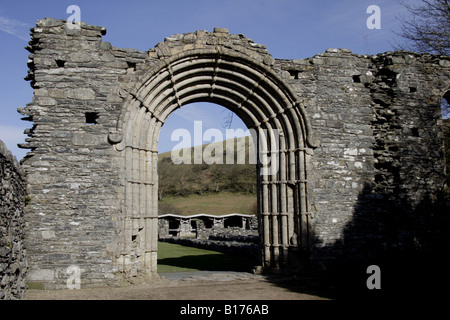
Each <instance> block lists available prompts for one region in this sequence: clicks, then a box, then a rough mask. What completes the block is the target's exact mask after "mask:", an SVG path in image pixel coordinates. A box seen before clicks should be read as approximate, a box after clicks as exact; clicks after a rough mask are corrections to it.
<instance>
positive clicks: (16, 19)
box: [0, 0, 417, 159]
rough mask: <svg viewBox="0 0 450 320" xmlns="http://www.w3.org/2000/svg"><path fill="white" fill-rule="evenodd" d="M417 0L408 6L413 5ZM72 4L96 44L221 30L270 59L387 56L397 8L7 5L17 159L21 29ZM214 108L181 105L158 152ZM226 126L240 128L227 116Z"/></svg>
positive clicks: (0, 130)
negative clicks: (262, 48) (373, 22)
mask: <svg viewBox="0 0 450 320" xmlns="http://www.w3.org/2000/svg"><path fill="white" fill-rule="evenodd" d="M415 2H417V0H410V1H409V3H415ZM72 4H75V5H78V6H79V7H80V9H81V20H82V21H83V22H87V23H89V24H93V25H99V26H104V27H106V29H107V34H106V36H104V37H103V41H108V42H110V43H111V44H112V45H114V46H116V47H121V48H134V49H139V50H142V51H146V50H148V49H150V48H153V47H154V46H155V45H156V44H157V43H158V42H160V41H163V40H164V38H165V37H167V36H170V35H173V34H176V33H186V32H193V31H195V30H209V31H212V30H213V28H214V27H223V28H228V29H229V32H230V33H242V34H244V35H246V36H247V37H248V38H251V39H253V40H254V41H255V42H257V43H262V44H265V45H266V46H267V49H268V51H269V53H270V54H272V56H273V57H274V58H280V59H301V58H307V57H312V56H314V55H315V54H317V53H320V52H324V51H325V50H326V49H328V48H347V49H350V50H352V51H353V52H354V53H358V54H376V53H380V52H385V51H389V50H393V48H392V43H393V42H394V41H395V39H397V36H396V35H395V34H394V32H393V31H394V30H398V28H399V22H398V20H397V19H396V16H398V15H399V14H401V13H405V9H404V8H403V7H402V6H401V5H399V4H398V3H397V1H395V0H378V1H377V0H343V1H337V0H321V1H317V0H220V1H211V0H209V1H208V0H191V1H187V0H184V1H182V0H164V1H161V0H158V1H153V0H146V1H145V0H128V1H123V0H119V1H118V0H112V1H95V0H88V1H84V0H70V1H65V0H59V1H56V0H55V1H49V0H45V1H39V0H34V1H30V0H25V1H10V0H3V1H2V3H1V4H0V43H2V49H1V50H0V65H1V69H0V70H1V74H0V96H1V97H2V98H1V100H0V139H1V140H3V141H4V142H5V143H6V145H7V147H8V148H9V149H10V150H11V151H12V152H13V154H15V155H16V157H17V158H18V159H21V158H22V157H23V156H24V155H25V153H26V152H27V151H26V150H20V149H18V148H17V147H16V144H17V143H22V142H24V139H25V138H26V136H25V135H24V134H23V131H24V129H26V128H29V127H31V123H29V122H25V121H22V120H20V118H21V116H20V115H19V114H18V113H17V111H16V109H17V108H18V107H23V106H25V105H26V104H27V103H29V102H31V100H32V96H33V89H32V88H31V87H30V85H29V82H27V81H25V80H23V78H24V77H25V76H26V74H27V70H28V68H27V60H28V55H29V52H28V51H26V50H25V49H24V47H25V46H26V45H27V41H29V39H30V35H29V29H30V28H32V27H34V26H35V22H36V20H39V19H42V18H45V17H52V18H56V19H67V18H68V17H69V16H70V14H68V13H66V9H67V7H68V6H69V5H72ZM370 5H377V6H379V7H380V9H381V29H379V30H377V29H372V30H371V29H368V28H367V26H366V21H367V19H368V18H369V16H370V14H367V13H366V10H367V8H368V6H370ZM227 114H228V113H227V112H226V110H225V111H223V109H222V107H220V106H215V105H208V104H199V105H188V106H186V107H184V108H182V109H180V110H179V111H177V113H174V114H172V115H171V116H170V117H169V120H168V122H167V123H166V124H165V126H164V127H163V131H162V133H161V137H160V145H159V150H160V151H168V150H170V148H171V146H172V145H175V144H177V143H178V142H172V143H171V144H170V133H171V131H172V130H174V129H176V128H186V129H188V130H191V129H193V121H194V120H201V121H203V127H204V130H206V129H208V128H217V129H222V128H223V127H224V119H225V117H226V116H227ZM233 119H234V121H233V126H232V127H233V128H239V127H240V128H244V129H245V126H244V124H243V123H242V122H241V121H240V119H239V118H238V117H237V116H234V118H233Z"/></svg>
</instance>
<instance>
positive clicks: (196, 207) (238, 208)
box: [159, 192, 256, 215]
mask: <svg viewBox="0 0 450 320" xmlns="http://www.w3.org/2000/svg"><path fill="white" fill-rule="evenodd" d="M159 203H160V206H161V205H163V206H164V205H171V206H174V207H175V208H177V209H178V210H177V211H178V213H180V214H183V215H191V214H197V213H207V214H216V215H220V214H228V213H242V214H254V213H255V212H254V206H255V204H256V195H255V194H244V193H232V192H220V193H209V194H203V195H197V194H192V195H190V196H187V197H174V196H167V197H165V198H163V199H162V200H161V201H160V202H159Z"/></svg>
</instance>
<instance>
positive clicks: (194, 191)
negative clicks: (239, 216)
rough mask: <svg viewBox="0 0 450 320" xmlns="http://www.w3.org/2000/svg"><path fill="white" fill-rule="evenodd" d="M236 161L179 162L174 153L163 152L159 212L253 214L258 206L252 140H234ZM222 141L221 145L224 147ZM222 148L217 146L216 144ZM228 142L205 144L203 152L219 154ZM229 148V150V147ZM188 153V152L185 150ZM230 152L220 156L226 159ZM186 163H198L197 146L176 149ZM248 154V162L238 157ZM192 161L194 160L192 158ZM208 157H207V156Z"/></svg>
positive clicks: (159, 173) (205, 153)
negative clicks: (251, 152)
mask: <svg viewBox="0 0 450 320" xmlns="http://www.w3.org/2000/svg"><path fill="white" fill-rule="evenodd" d="M233 142H234V143H233V144H231V143H230V141H229V142H228V145H229V146H230V145H233V147H234V150H233V154H234V161H233V164H207V163H205V161H202V163H201V164H175V163H174V161H173V157H172V152H166V153H162V154H159V161H158V175H159V189H158V190H159V200H160V203H159V213H160V214H164V213H178V214H194V213H210V214H226V213H249V214H250V213H253V211H254V210H255V209H254V208H255V205H256V165H255V164H252V163H249V162H254V161H253V160H252V158H251V157H250V156H249V149H250V148H249V143H248V139H243V138H240V139H234V141H233ZM218 144H221V148H220V146H219V145H218ZM215 146H216V147H218V146H219V148H214V147H215ZM221 149H222V150H226V142H225V141H223V142H218V143H215V144H209V145H203V146H202V151H203V155H205V156H207V155H211V156H213V157H215V156H216V154H215V151H220V150H221ZM228 151H229V150H228ZM182 152H184V153H182ZM225 153H226V152H224V153H223V154H222V155H221V156H220V155H219V154H217V159H220V158H221V159H222V162H223V163H225V162H226V158H225V157H226V155H225ZM173 154H174V155H175V156H183V158H184V159H185V160H186V161H185V162H191V163H193V162H194V160H193V159H194V148H190V149H184V150H176V151H175V152H174V153H173ZM244 155H245V164H238V157H243V158H244ZM188 160H190V161H188ZM203 160H204V159H203Z"/></svg>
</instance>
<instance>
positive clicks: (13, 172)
mask: <svg viewBox="0 0 450 320" xmlns="http://www.w3.org/2000/svg"><path fill="white" fill-rule="evenodd" d="M25 195H26V187H25V179H24V174H23V172H22V170H21V168H20V166H19V164H18V162H17V160H16V158H15V157H14V156H13V155H12V154H11V152H10V151H9V150H8V149H7V148H6V146H5V144H4V143H3V141H1V140H0V300H11V299H21V298H22V297H23V294H24V292H25V289H26V283H25V275H26V272H27V261H26V258H25V254H26V250H25V246H24V237H25V235H24V229H25V221H24V216H23V210H24V203H25Z"/></svg>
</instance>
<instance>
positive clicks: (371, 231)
mask: <svg viewBox="0 0 450 320" xmlns="http://www.w3.org/2000/svg"><path fill="white" fill-rule="evenodd" d="M317 244H318V246H317V249H315V250H314V252H313V253H312V254H310V257H309V258H310V259H309V261H308V263H304V264H303V269H302V270H301V271H300V272H298V274H297V278H295V277H294V278H293V279H292V281H280V282H279V283H278V285H280V286H283V287H286V288H288V289H290V290H295V291H297V292H307V293H311V294H316V295H319V296H322V297H327V298H333V299H373V298H380V299H405V298H406V299H409V298H411V299H417V298H420V299H427V300H428V299H434V298H438V297H441V298H442V290H443V289H445V288H448V286H449V284H450V281H449V277H448V265H447V260H448V257H449V256H450V204H449V195H448V193H447V194H446V193H440V194H437V195H426V196H424V197H423V198H422V199H421V200H420V201H418V202H417V205H415V206H413V205H411V204H410V202H409V201H406V200H404V199H402V198H401V197H399V196H392V194H391V195H390V196H387V195H383V194H379V193H376V192H374V190H373V189H372V188H371V187H370V186H369V185H367V186H366V187H365V188H364V191H363V192H362V193H361V194H360V196H359V199H358V204H357V206H356V207H355V209H354V215H353V219H352V221H350V222H349V223H348V224H347V225H346V227H345V229H344V234H343V238H342V239H340V240H339V241H336V242H335V243H334V244H332V245H327V246H320V243H317ZM371 265H376V266H378V267H379V268H380V273H379V275H380V277H379V284H380V287H381V288H380V289H369V288H368V285H367V282H369V283H371V284H373V283H374V281H373V278H372V277H371V276H372V275H373V272H372V271H368V267H369V266H371ZM369 278H370V279H369Z"/></svg>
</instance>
